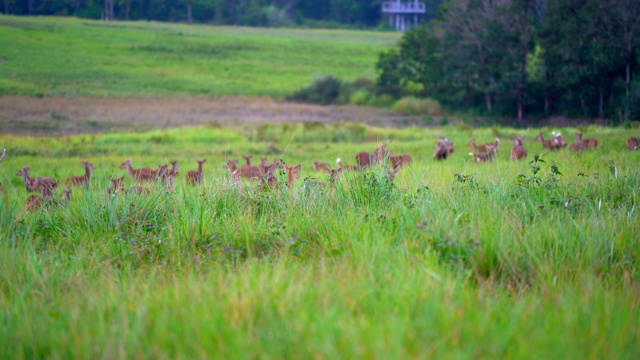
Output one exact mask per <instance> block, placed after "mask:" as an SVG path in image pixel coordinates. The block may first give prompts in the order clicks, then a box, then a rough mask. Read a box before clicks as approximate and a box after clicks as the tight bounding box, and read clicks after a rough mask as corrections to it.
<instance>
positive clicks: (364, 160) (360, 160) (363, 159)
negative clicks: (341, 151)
mask: <svg viewBox="0 0 640 360" xmlns="http://www.w3.org/2000/svg"><path fill="white" fill-rule="evenodd" d="M371 158H372V155H371V153H370V152H367V151H360V152H359V153H357V154H356V164H358V165H356V166H355V167H354V169H351V167H347V170H357V169H358V168H359V169H363V170H366V169H368V168H369V167H370V166H371V164H372V161H371ZM338 160H340V159H338ZM338 165H340V164H339V163H338ZM340 167H342V165H340Z"/></svg>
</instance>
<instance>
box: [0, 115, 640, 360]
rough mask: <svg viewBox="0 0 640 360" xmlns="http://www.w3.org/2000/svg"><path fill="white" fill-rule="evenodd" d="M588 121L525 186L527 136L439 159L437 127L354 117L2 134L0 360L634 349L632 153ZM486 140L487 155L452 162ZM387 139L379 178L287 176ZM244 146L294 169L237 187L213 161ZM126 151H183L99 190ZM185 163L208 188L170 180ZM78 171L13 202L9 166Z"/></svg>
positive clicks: (236, 154) (137, 163)
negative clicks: (162, 169)
mask: <svg viewBox="0 0 640 360" xmlns="http://www.w3.org/2000/svg"><path fill="white" fill-rule="evenodd" d="M543 130H544V131H547V132H550V129H543ZM587 130H588V135H589V136H595V137H597V138H598V139H599V140H600V146H599V147H598V148H597V149H596V150H594V151H589V152H584V153H580V154H572V153H570V152H569V151H568V149H564V150H561V151H559V152H553V153H548V152H547V153H543V155H542V159H543V160H544V161H545V162H544V163H542V162H540V163H538V166H539V167H540V169H539V171H538V172H537V173H536V174H534V172H533V168H532V165H535V164H530V163H529V161H530V160H532V159H533V154H534V153H536V152H541V150H542V149H541V145H540V143H538V142H535V143H534V142H531V141H528V142H526V143H525V145H526V147H527V149H528V150H529V153H530V155H529V158H528V161H523V162H520V163H513V162H511V161H508V160H507V157H508V152H509V150H510V147H511V146H510V144H509V143H508V140H507V137H508V136H509V135H511V134H512V133H513V131H512V130H510V129H497V128H496V129H493V130H490V129H485V130H477V129H476V130H474V129H471V128H468V127H463V126H461V127H448V128H441V129H438V130H437V132H438V133H440V134H446V135H447V136H449V137H450V138H451V139H452V140H453V141H454V143H455V144H456V152H455V153H454V154H453V157H452V158H451V159H449V160H447V161H445V162H436V161H435V160H433V158H432V152H433V144H434V142H435V135H436V131H435V130H429V129H422V128H410V129H404V130H390V129H381V128H370V127H366V126H364V125H355V124H343V125H326V126H325V125H321V124H306V125H302V124H285V125H279V126H272V125H263V126H261V127H257V128H256V127H250V126H247V127H237V128H212V127H204V128H182V129H175V130H169V131H166V130H163V131H155V132H149V133H143V134H132V135H109V134H105V135H97V136H74V137H60V138H30V137H16V136H2V137H0V144H2V146H5V147H8V148H10V149H12V151H11V154H10V156H8V157H7V158H6V159H5V161H4V162H3V163H2V164H1V165H0V181H2V183H3V184H4V185H5V192H4V194H3V196H4V200H3V202H2V205H1V208H0V210H1V211H0V214H1V215H0V225H1V227H0V228H1V230H0V231H1V234H0V236H1V237H2V239H3V241H2V242H0V257H1V259H0V285H1V286H2V291H1V292H0V307H1V308H2V309H3V310H2V312H1V313H0V314H1V315H0V316H1V317H2V321H1V322H0V324H1V325H0V337H1V338H2V339H4V341H3V342H1V343H0V344H1V345H0V356H1V357H3V358H21V357H27V358H34V357H37V358H40V357H53V358H69V357H72V358H76V357H77V358H87V357H90V358H95V357H104V358H113V357H116V358H123V357H152V358H174V357H216V358H246V357H266V358H282V357H284V358H310V357H319V358H353V357H366V358H376V357H379V358H407V357H414V358H416V357H419V358H424V357H439V358H451V357H463V358H469V357H482V358H496V357H510V358H513V357H516V358H623V359H624V358H628V359H632V358H637V356H638V355H639V354H640V345H639V344H640V343H639V342H638V330H639V326H640V307H639V305H640V286H639V283H638V279H639V276H640V273H639V271H638V261H640V244H639V242H638V236H637V234H638V233H639V232H640V222H639V221H638V220H639V216H638V209H637V207H638V189H639V185H640V169H639V168H638V164H639V163H640V162H639V160H640V158H639V157H640V153H638V152H630V151H628V150H626V147H625V146H624V140H625V139H626V138H627V137H628V136H629V134H630V133H629V132H628V131H625V130H622V129H610V128H598V127H593V128H589V129H587ZM567 131H568V130H567ZM533 135H535V134H531V133H528V134H527V136H528V137H529V138H531V137H533ZM495 136H500V137H501V138H502V139H503V143H502V145H501V148H500V150H499V151H498V158H497V159H496V161H495V162H494V163H491V164H481V165H476V164H475V163H474V162H472V161H471V158H470V157H468V156H466V155H465V154H466V152H467V151H469V148H468V147H466V146H464V144H465V143H466V142H467V141H468V140H469V139H470V138H471V137H477V138H478V141H479V142H483V141H489V140H491V139H493V138H494V137H495ZM385 139H391V143H390V144H389V148H390V149H392V150H394V151H396V152H403V151H406V152H407V153H409V154H410V155H412V156H413V159H414V162H413V165H412V166H411V167H408V168H405V169H403V170H402V171H401V173H400V174H399V175H398V178H397V179H396V180H395V183H390V182H389V181H388V180H387V179H386V177H385V175H384V171H383V170H382V169H380V168H375V169H373V170H370V171H369V172H367V173H365V174H362V175H358V174H355V173H345V174H343V175H344V176H342V177H341V178H340V179H339V180H338V181H337V182H336V184H335V186H327V187H325V188H324V189H322V188H318V187H317V186H316V185H314V184H312V183H310V182H309V181H308V180H307V181H306V182H305V181H304V178H306V177H309V176H313V177H315V178H316V179H318V180H321V181H325V182H326V181H327V176H326V175H324V174H317V173H314V172H313V170H312V162H313V161H327V162H331V163H333V161H334V160H335V158H336V157H342V158H343V159H344V161H345V162H347V163H353V160H352V159H353V155H354V154H355V153H356V152H357V151H359V150H369V151H370V150H372V149H373V148H374V147H375V146H376V144H377V143H378V142H379V141H383V140H385ZM245 154H253V156H254V160H257V159H258V157H268V158H269V159H273V158H282V159H283V160H285V161H286V162H287V163H288V164H290V165H292V164H296V163H299V162H300V163H302V166H303V171H302V177H301V179H300V180H298V182H297V184H296V186H295V187H294V188H293V190H290V191H289V190H286V189H283V190H278V191H265V192H256V191H253V190H251V189H250V188H249V189H247V188H245V187H242V186H240V187H238V186H234V185H233V184H232V183H231V181H230V180H229V176H228V171H227V170H225V169H223V168H222V165H223V163H224V162H225V161H227V160H229V159H240V156H241V155H245ZM126 158H131V159H132V160H133V165H134V167H136V168H137V167H142V166H148V167H154V168H155V167H156V166H157V165H158V164H160V163H166V162H168V160H170V159H174V158H175V159H178V160H179V164H180V166H181V167H180V169H181V170H180V171H181V176H180V180H179V181H178V183H177V188H176V190H175V191H174V192H166V191H163V190H160V189H155V191H153V192H152V193H151V194H150V195H145V196H139V195H134V194H127V195H124V194H121V195H120V196H107V195H106V192H105V189H106V187H107V186H108V178H109V176H111V175H113V176H120V175H124V171H123V170H119V169H118V168H117V167H118V165H119V164H120V163H121V162H122V161H123V160H124V159H126ZM201 158H207V159H208V162H207V163H206V164H205V168H204V170H205V172H204V177H205V183H204V184H202V186H201V187H198V188H192V187H187V186H185V184H184V178H183V175H184V174H185V173H186V171H187V170H189V169H194V168H195V165H196V164H195V159H201ZM81 160H89V161H91V162H93V163H94V164H95V165H96V167H97V169H96V170H95V172H94V177H93V179H92V183H91V188H90V189H89V190H79V189H76V190H74V193H73V195H72V199H71V201H70V202H69V203H68V204H63V205H61V206H58V207H53V208H49V209H47V208H45V209H42V210H41V211H38V212H35V213H31V212H28V211H26V210H25V208H24V200H25V198H26V197H27V193H26V191H25V189H24V185H23V183H22V180H21V179H20V178H19V177H18V176H14V174H15V172H16V171H18V170H19V169H20V168H21V167H22V166H24V165H27V164H28V165H31V166H32V170H31V176H45V175H49V176H52V177H53V178H55V179H57V180H60V182H61V180H62V179H64V178H66V177H67V176H69V175H72V174H75V175H79V174H81V173H82V170H83V169H82V167H81V165H80V164H79V162H80V161H81ZM553 166H555V167H557V170H558V172H560V173H561V174H557V173H556V172H554V171H553V170H552V168H553ZM520 174H523V176H519V175H520ZM126 180H127V186H129V185H130V184H131V180H130V178H129V177H128V176H127V178H126ZM253 185H255V184H253ZM253 185H252V186H253Z"/></svg>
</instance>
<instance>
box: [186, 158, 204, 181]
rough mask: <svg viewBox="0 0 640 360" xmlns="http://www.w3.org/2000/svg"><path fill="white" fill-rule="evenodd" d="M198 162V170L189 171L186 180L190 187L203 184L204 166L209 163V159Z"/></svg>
mask: <svg viewBox="0 0 640 360" xmlns="http://www.w3.org/2000/svg"><path fill="white" fill-rule="evenodd" d="M196 162H197V163H198V170H197V171H196V170H189V172H188V173H187V177H186V179H187V184H188V185H193V186H196V185H200V183H202V178H203V177H202V166H203V165H204V163H206V162H207V159H204V160H196Z"/></svg>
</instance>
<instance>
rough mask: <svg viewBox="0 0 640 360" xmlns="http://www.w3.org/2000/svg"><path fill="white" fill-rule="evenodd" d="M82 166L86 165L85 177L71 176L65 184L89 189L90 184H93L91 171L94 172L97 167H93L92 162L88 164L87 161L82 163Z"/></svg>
mask: <svg viewBox="0 0 640 360" xmlns="http://www.w3.org/2000/svg"><path fill="white" fill-rule="evenodd" d="M81 164H82V165H84V171H85V173H84V175H82V176H69V177H68V178H67V179H66V180H65V181H64V183H65V184H66V185H67V186H69V187H71V186H84V187H86V188H88V187H89V184H90V182H91V170H94V169H95V168H96V167H95V166H93V164H92V163H90V162H86V161H82V162H81Z"/></svg>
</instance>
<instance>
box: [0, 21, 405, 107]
mask: <svg viewBox="0 0 640 360" xmlns="http://www.w3.org/2000/svg"><path fill="white" fill-rule="evenodd" d="M398 39H399V35H398V34H397V33H389V32H364V31H341V30H296V29H262V28H242V27H211V26H201V25H193V26H188V25H176V24H162V23H147V22H117V23H105V22H99V21H89V20H79V19H72V18H51V17H45V18H36V17H30V18H24V17H11V16H4V15H0V49H2V50H1V51H2V52H1V53H0V57H1V59H0V94H21V95H36V96H79V95H97V96H116V95H117V96H148V95H175V94H206V95H259V96H269V97H276V98H281V97H283V96H284V95H287V94H290V93H292V92H293V91H295V90H297V89H299V88H302V87H305V86H307V85H309V84H310V83H311V82H312V81H313V80H314V79H315V77H317V76H324V75H328V74H331V75H333V76H336V77H339V78H341V79H343V80H347V81H350V80H353V79H355V78H359V77H362V78H369V79H373V78H374V77H375V71H374V64H375V61H376V59H377V55H378V53H379V52H380V51H382V50H384V49H387V48H389V47H390V46H392V45H393V44H395V42H396V41H397V40H398Z"/></svg>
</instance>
